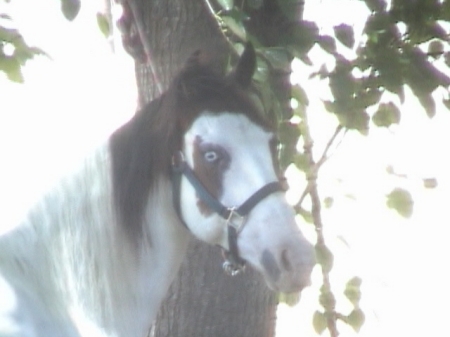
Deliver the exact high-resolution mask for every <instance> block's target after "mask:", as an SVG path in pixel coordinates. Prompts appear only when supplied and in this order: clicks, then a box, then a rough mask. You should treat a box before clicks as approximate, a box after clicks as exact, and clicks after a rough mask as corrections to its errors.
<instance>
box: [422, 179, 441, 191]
mask: <svg viewBox="0 0 450 337" xmlns="http://www.w3.org/2000/svg"><path fill="white" fill-rule="evenodd" d="M423 186H424V187H425V188H430V189H431V188H436V187H437V186H438V182H437V179H436V178H425V179H423Z"/></svg>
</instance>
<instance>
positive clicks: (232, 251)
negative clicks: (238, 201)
mask: <svg viewBox="0 0 450 337" xmlns="http://www.w3.org/2000/svg"><path fill="white" fill-rule="evenodd" d="M183 175H184V176H185V177H186V178H187V180H188V181H189V182H190V183H191V185H192V187H194V189H195V191H196V193H197V196H198V197H199V198H200V199H201V200H202V201H203V202H204V203H205V204H206V205H207V206H208V207H209V208H210V209H211V210H213V211H214V212H215V213H217V214H219V215H220V216H221V217H222V218H223V219H225V220H226V225H227V230H228V251H226V250H225V262H224V263H223V266H222V267H223V269H224V270H225V272H226V273H227V274H229V275H232V276H234V275H237V274H239V273H240V272H241V271H242V270H243V269H244V267H245V261H244V260H243V259H242V258H241V257H240V256H239V249H238V245H237V237H238V234H239V233H240V231H241V230H242V228H243V227H244V225H245V221H246V217H247V215H248V214H249V213H250V211H251V210H252V209H253V208H254V207H255V206H256V205H257V204H258V203H259V202H260V201H261V200H263V199H264V198H266V197H267V196H269V195H270V194H272V193H276V192H281V191H284V190H285V188H284V186H283V184H282V183H281V182H280V181H274V182H271V183H268V184H266V185H264V186H263V187H261V188H260V189H259V190H257V191H256V192H255V193H254V194H252V195H251V196H250V197H249V198H248V199H247V200H246V201H245V202H244V203H243V204H242V205H241V206H239V207H226V206H224V205H223V204H222V203H221V202H220V201H219V200H217V199H216V198H215V197H214V196H212V195H211V193H209V192H208V190H207V189H206V188H205V187H204V186H203V184H202V183H201V182H200V180H199V179H198V178H197V176H196V175H195V172H194V170H192V169H191V168H190V167H189V164H188V163H187V162H186V161H185V160H184V157H183V154H182V153H181V152H180V153H179V155H178V156H174V157H173V160H172V187H173V191H172V193H173V204H174V207H175V210H176V212H177V214H178V217H179V218H180V220H181V222H182V223H183V225H184V226H185V227H186V228H189V227H188V226H187V225H186V223H185V221H184V220H183V217H182V215H181V206H180V190H181V178H182V176H183Z"/></svg>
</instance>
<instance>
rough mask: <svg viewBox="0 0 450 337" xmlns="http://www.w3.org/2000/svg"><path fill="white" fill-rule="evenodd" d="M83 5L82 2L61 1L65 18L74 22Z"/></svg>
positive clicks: (75, 0) (76, 0) (73, 0)
mask: <svg viewBox="0 0 450 337" xmlns="http://www.w3.org/2000/svg"><path fill="white" fill-rule="evenodd" d="M80 7H81V3H80V0H61V11H62V13H63V15H64V17H65V18H66V19H67V20H69V21H72V20H74V19H75V18H76V17H77V15H78V13H79V12H80Z"/></svg>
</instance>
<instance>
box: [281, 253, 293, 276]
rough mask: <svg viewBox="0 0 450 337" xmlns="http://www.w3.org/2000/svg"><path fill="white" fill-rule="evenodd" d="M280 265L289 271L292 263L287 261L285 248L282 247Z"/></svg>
mask: <svg viewBox="0 0 450 337" xmlns="http://www.w3.org/2000/svg"><path fill="white" fill-rule="evenodd" d="M281 265H282V266H283V268H284V269H285V270H287V271H291V270H292V265H291V263H290V262H289V257H288V251H287V249H283V251H282V252H281Z"/></svg>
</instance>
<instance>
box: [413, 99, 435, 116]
mask: <svg viewBox="0 0 450 337" xmlns="http://www.w3.org/2000/svg"><path fill="white" fill-rule="evenodd" d="M417 98H418V99H419V102H420V104H421V105H422V106H423V108H424V109H425V112H426V113H427V115H428V117H430V118H433V117H434V116H435V115H436V103H435V102H434V99H433V96H431V94H429V95H420V96H417Z"/></svg>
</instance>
